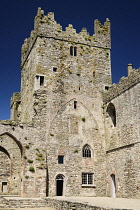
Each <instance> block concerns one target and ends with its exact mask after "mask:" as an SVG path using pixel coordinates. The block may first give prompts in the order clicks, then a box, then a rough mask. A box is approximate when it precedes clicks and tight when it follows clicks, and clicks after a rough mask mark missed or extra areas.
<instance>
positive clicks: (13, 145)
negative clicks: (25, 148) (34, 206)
mask: <svg viewBox="0 0 140 210" xmlns="http://www.w3.org/2000/svg"><path fill="white" fill-rule="evenodd" d="M21 161H22V145H21V144H20V142H19V141H18V140H17V139H16V138H15V137H14V136H12V135H11V134H9V133H3V134H1V135H0V195H21V165H22V163H21Z"/></svg>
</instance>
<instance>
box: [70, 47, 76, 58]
mask: <svg viewBox="0 0 140 210" xmlns="http://www.w3.org/2000/svg"><path fill="white" fill-rule="evenodd" d="M70 55H71V56H77V47H73V46H71V47H70Z"/></svg>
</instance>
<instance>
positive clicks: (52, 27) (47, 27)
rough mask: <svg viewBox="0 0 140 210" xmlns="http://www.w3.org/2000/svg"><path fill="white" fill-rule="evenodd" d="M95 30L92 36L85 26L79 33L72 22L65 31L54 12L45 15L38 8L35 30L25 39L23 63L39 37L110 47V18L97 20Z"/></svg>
mask: <svg viewBox="0 0 140 210" xmlns="http://www.w3.org/2000/svg"><path fill="white" fill-rule="evenodd" d="M94 31H95V33H94V34H93V36H90V34H89V33H88V32H87V29H86V28H83V29H82V30H81V32H80V33H77V32H76V29H74V28H73V25H71V24H69V25H68V27H66V30H65V31H63V30H62V26H61V25H60V24H58V23H57V22H56V21H55V19H54V13H53V12H49V13H48V15H47V16H46V15H44V11H43V10H41V8H38V12H37V15H36V17H35V21H34V30H33V31H32V32H31V34H30V37H29V38H27V39H25V41H24V44H23V45H22V60H21V65H23V63H24V61H25V60H26V58H27V57H28V55H29V53H30V51H31V49H32V47H33V45H34V43H35V41H36V39H37V37H46V38H53V39H55V40H62V41H67V42H73V43H76V44H80V43H82V44H85V45H88V46H95V47H99V48H107V49H110V21H109V19H108V18H107V19H106V22H105V23H104V25H102V24H101V23H100V22H99V21H98V20H95V21H94Z"/></svg>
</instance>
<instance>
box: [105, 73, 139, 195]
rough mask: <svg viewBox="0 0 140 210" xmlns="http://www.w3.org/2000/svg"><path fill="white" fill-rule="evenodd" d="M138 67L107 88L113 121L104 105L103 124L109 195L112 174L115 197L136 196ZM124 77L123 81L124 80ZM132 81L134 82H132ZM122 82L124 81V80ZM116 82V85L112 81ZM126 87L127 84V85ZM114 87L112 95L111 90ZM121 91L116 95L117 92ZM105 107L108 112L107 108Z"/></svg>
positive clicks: (137, 185) (137, 175) (137, 193)
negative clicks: (114, 182) (113, 110)
mask: <svg viewBox="0 0 140 210" xmlns="http://www.w3.org/2000/svg"><path fill="white" fill-rule="evenodd" d="M138 72H139V70H135V71H134V72H132V73H131V75H129V77H128V78H124V79H122V80H121V82H120V83H118V84H117V85H116V87H112V88H111V90H109V92H108V96H107V97H108V98H110V96H111V97H112V100H109V101H108V103H107V107H108V106H109V104H113V105H114V108H115V112H116V113H115V115H116V125H115V124H114V123H113V118H112V117H110V116H111V115H109V112H108V110H107V108H105V107H106V105H105V107H104V110H105V112H104V116H105V128H106V151H107V152H106V153H107V174H108V195H111V177H110V175H111V174H114V175H115V177H116V195H117V197H133V198H139V196H140V195H139V187H140V183H139V180H140V173H139V171H140V170H139V159H140V156H139V146H140V132H139V131H140V118H139V113H140V101H139V98H140V92H139V90H140V83H139V82H138V80H139V73H138ZM125 81H126V82H125ZM134 81H135V84H134ZM123 82H124V83H123ZM123 84H124V86H123ZM114 86H115V85H114ZM126 87H127V88H126ZM113 90H114V96H113V95H112V94H113ZM120 90H122V92H120V94H119V95H118V96H117V97H115V95H116V92H118V93H119V91H120ZM106 110H107V112H106Z"/></svg>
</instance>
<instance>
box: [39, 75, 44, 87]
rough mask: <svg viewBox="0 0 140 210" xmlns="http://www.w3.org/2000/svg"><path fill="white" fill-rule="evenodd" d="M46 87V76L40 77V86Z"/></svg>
mask: <svg viewBox="0 0 140 210" xmlns="http://www.w3.org/2000/svg"><path fill="white" fill-rule="evenodd" d="M43 85H44V76H40V86H43Z"/></svg>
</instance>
